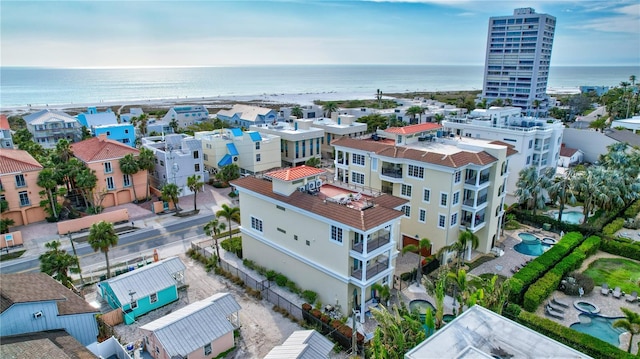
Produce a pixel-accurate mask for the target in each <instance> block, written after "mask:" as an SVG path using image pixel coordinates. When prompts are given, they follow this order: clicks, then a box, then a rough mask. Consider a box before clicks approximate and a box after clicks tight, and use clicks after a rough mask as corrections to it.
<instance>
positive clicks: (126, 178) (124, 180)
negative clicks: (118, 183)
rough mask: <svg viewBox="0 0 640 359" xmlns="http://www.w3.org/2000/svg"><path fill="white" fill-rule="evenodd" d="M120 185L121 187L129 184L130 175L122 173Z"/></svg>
mask: <svg viewBox="0 0 640 359" xmlns="http://www.w3.org/2000/svg"><path fill="white" fill-rule="evenodd" d="M122 186H123V187H129V186H131V177H130V176H129V175H122Z"/></svg>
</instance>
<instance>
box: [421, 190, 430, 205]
mask: <svg viewBox="0 0 640 359" xmlns="http://www.w3.org/2000/svg"><path fill="white" fill-rule="evenodd" d="M422 200H423V201H424V202H427V203H429V202H430V201H431V190H430V189H428V188H425V189H423V190H422Z"/></svg>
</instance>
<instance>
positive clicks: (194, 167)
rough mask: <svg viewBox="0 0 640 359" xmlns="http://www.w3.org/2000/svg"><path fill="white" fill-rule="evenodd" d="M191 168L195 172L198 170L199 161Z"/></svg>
mask: <svg viewBox="0 0 640 359" xmlns="http://www.w3.org/2000/svg"><path fill="white" fill-rule="evenodd" d="M193 170H194V171H196V172H200V164H199V163H196V164H195V165H194V166H193Z"/></svg>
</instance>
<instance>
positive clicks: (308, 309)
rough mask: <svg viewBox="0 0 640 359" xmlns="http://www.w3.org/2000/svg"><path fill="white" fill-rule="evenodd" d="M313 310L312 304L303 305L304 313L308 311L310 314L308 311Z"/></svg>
mask: <svg viewBox="0 0 640 359" xmlns="http://www.w3.org/2000/svg"><path fill="white" fill-rule="evenodd" d="M310 302H312V301H311V300H310ZM312 308H313V307H312V306H311V304H309V303H303V304H302V310H304V311H307V312H308V311H310V310H311V309H312Z"/></svg>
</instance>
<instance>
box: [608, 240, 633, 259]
mask: <svg viewBox="0 0 640 359" xmlns="http://www.w3.org/2000/svg"><path fill="white" fill-rule="evenodd" d="M600 250H602V251H604V252H607V253H611V254H615V255H619V256H622V257H625V258H629V259H635V260H637V261H640V242H633V241H631V240H629V239H627V240H625V239H623V238H616V239H605V240H604V241H602V243H601V244H600Z"/></svg>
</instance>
